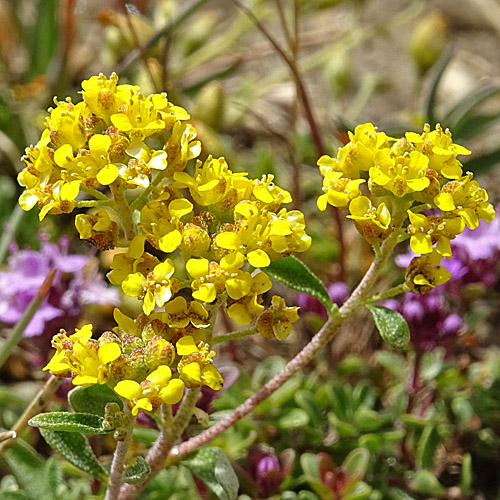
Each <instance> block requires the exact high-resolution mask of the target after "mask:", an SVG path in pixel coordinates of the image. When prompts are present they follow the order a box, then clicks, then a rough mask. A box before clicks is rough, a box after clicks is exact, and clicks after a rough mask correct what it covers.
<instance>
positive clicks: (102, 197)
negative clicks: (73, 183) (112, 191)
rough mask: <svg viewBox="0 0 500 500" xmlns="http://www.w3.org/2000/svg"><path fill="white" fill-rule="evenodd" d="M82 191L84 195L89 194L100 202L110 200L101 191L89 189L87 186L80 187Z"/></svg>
mask: <svg viewBox="0 0 500 500" xmlns="http://www.w3.org/2000/svg"><path fill="white" fill-rule="evenodd" d="M80 189H81V190H82V191H83V192H84V193H87V194H90V195H91V196H93V197H94V198H96V199H98V200H103V201H108V200H109V198H108V197H107V196H106V195H105V194H103V193H101V192H100V191H98V190H97V189H94V188H89V187H87V186H85V185H83V184H82V185H80Z"/></svg>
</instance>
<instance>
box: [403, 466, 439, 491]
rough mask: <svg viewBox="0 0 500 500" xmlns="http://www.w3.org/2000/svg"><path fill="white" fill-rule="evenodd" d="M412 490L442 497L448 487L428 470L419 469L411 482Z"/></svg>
mask: <svg viewBox="0 0 500 500" xmlns="http://www.w3.org/2000/svg"><path fill="white" fill-rule="evenodd" d="M410 487H411V489H412V490H414V491H416V492H417V493H422V494H424V495H432V496H437V497H440V496H442V495H444V494H445V493H446V488H445V487H444V486H443V485H442V484H441V483H440V482H439V481H438V480H437V478H436V476H435V475H434V474H433V473H432V472H431V471H428V470H424V469H422V470H419V471H418V472H417V473H416V474H415V477H414V478H413V480H412V481H411V483H410Z"/></svg>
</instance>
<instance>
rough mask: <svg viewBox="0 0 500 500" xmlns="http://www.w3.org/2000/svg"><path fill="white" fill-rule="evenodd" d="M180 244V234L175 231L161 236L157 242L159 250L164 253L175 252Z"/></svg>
mask: <svg viewBox="0 0 500 500" xmlns="http://www.w3.org/2000/svg"><path fill="white" fill-rule="evenodd" d="M181 243H182V234H181V233H180V231H177V229H174V230H173V231H170V233H167V234H165V235H164V236H162V237H161V238H160V239H159V241H158V246H159V247H160V250H162V251H163V252H165V253H171V252H173V251H174V250H176V249H177V248H178V247H179V245H180V244H181Z"/></svg>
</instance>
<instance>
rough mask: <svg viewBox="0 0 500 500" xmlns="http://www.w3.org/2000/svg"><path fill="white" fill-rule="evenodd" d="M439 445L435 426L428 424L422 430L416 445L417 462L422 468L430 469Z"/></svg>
mask: <svg viewBox="0 0 500 500" xmlns="http://www.w3.org/2000/svg"><path fill="white" fill-rule="evenodd" d="M438 445H439V434H438V431H437V429H436V426H434V425H431V424H428V425H427V426H426V427H425V429H424V430H423V432H422V435H421V436H420V439H419V441H418V446H417V456H416V458H417V464H418V465H419V466H420V467H422V468H423V469H430V468H432V466H433V464H434V457H435V456H436V450H437V447H438Z"/></svg>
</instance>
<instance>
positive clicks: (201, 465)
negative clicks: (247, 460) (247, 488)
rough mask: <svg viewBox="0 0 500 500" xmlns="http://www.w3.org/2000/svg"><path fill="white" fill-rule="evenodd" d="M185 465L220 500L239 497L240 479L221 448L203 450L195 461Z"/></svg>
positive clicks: (189, 461)
mask: <svg viewBox="0 0 500 500" xmlns="http://www.w3.org/2000/svg"><path fill="white" fill-rule="evenodd" d="M183 464H184V465H185V466H186V467H187V468H188V469H189V470H190V471H191V472H192V473H193V474H194V475H195V476H197V477H198V478H200V479H201V480H202V481H203V482H204V483H205V484H206V485H207V487H208V488H209V489H210V490H211V491H212V492H213V493H214V494H215V496H216V497H217V498H218V499H219V500H235V499H236V497H237V496H238V489H239V483H238V478H237V476H236V474H235V472H234V470H233V467H232V465H231V463H230V462H229V460H228V458H227V457H226V455H225V454H224V452H223V451H222V450H221V449H220V448H217V447H206V448H203V449H201V450H200V451H199V452H198V453H197V454H196V456H195V457H194V458H193V459H191V460H188V461H186V462H183Z"/></svg>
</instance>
